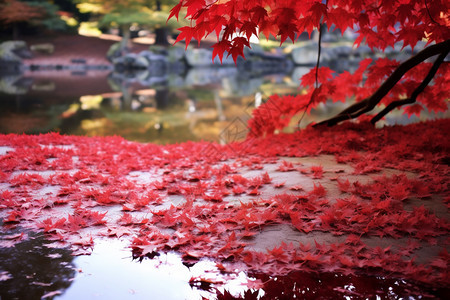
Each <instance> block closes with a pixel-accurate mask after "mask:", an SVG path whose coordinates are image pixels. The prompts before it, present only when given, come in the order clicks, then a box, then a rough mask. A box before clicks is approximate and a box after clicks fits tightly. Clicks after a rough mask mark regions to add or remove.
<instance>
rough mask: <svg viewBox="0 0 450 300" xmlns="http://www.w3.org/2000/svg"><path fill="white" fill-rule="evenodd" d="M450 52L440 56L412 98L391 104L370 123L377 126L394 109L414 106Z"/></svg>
mask: <svg viewBox="0 0 450 300" xmlns="http://www.w3.org/2000/svg"><path fill="white" fill-rule="evenodd" d="M448 52H449V49H447V51H445V52H442V53H441V54H440V55H439V56H438V58H437V59H436V60H435V62H434V63H433V66H432V67H431V69H430V71H428V74H427V76H426V77H425V78H424V79H423V81H422V82H421V83H420V84H419V86H418V87H417V88H416V89H415V90H414V91H413V92H412V94H411V97H409V98H407V99H402V100H397V101H394V102H391V103H389V105H388V106H386V107H385V108H384V109H383V110H382V111H380V112H379V113H378V114H377V115H376V116H375V117H373V118H372V120H370V122H371V123H372V124H375V123H376V122H378V121H379V120H381V119H382V118H383V117H384V116H385V115H386V114H388V113H389V112H390V111H392V110H393V109H394V108H396V107H399V106H402V105H405V104H413V103H414V102H416V99H417V96H419V94H420V93H422V92H423V90H424V89H425V88H426V87H427V85H428V84H429V83H430V81H431V80H432V79H433V77H434V75H436V72H437V70H438V69H439V67H440V66H441V64H442V62H443V61H444V59H445V57H446V56H447V54H448Z"/></svg>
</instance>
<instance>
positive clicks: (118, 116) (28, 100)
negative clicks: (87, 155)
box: [0, 67, 299, 143]
mask: <svg viewBox="0 0 450 300" xmlns="http://www.w3.org/2000/svg"><path fill="white" fill-rule="evenodd" d="M94 73H95V72H94ZM94 73H93V74H92V75H89V73H86V74H85V75H84V76H78V77H76V76H73V75H71V74H64V73H63V72H62V71H61V72H60V73H58V72H35V73H31V75H32V77H27V78H16V79H15V81H14V84H15V86H17V87H18V88H16V89H17V90H20V91H21V92H20V93H16V94H14V95H13V94H6V93H1V92H0V98H1V99H2V100H1V101H0V109H1V110H0V133H22V132H25V133H30V134H32V133H42V132H49V131H59V132H61V133H64V134H75V135H114V134H116V135H120V136H124V137H125V138H127V139H130V140H138V141H152V142H156V143H173V142H182V141H187V140H201V139H203V140H215V141H218V136H219V133H220V132H221V131H222V130H223V129H224V128H225V127H226V125H227V124H228V122H229V121H230V120H233V119H234V118H236V117H240V118H243V119H244V120H246V119H248V117H249V116H248V113H247V110H246V109H247V106H249V105H250V106H251V105H253V102H254V97H255V94H256V93H258V92H260V93H262V94H263V95H269V94H271V93H290V94H292V93H298V92H299V91H298V81H297V80H292V78H291V77H290V76H291V72H290V71H289V70H286V73H281V74H276V75H261V76H259V77H252V74H249V73H245V72H239V71H238V70H237V69H236V68H235V67H216V68H192V69H189V70H188V71H187V72H186V73H185V74H181V75H180V74H168V75H167V76H164V77H162V78H159V80H156V79H154V80H153V81H151V80H150V79H149V78H146V77H145V74H144V75H142V74H140V73H139V72H137V73H136V74H133V76H128V77H124V76H123V74H120V76H118V75H117V74H116V73H111V74H108V73H107V72H99V71H98V72H96V73H95V74H94ZM66 75H67V76H66ZM19 87H20V88H19ZM3 91H4V90H3Z"/></svg>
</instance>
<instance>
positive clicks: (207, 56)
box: [186, 48, 234, 67]
mask: <svg viewBox="0 0 450 300" xmlns="http://www.w3.org/2000/svg"><path fill="white" fill-rule="evenodd" d="M186 62H187V64H188V65H189V66H191V67H208V66H212V65H218V66H220V65H221V63H220V59H219V57H218V56H216V57H215V58H214V62H213V60H212V50H209V49H204V48H188V49H187V50H186ZM232 64H234V61H233V59H232V58H231V56H229V57H226V55H224V56H223V60H222V65H232Z"/></svg>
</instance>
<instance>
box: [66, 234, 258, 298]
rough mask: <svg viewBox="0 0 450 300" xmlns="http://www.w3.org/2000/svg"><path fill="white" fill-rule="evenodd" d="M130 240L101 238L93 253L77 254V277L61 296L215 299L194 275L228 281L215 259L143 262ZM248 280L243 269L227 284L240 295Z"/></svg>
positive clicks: (165, 256)
mask: <svg viewBox="0 0 450 300" xmlns="http://www.w3.org/2000/svg"><path fill="white" fill-rule="evenodd" d="M128 243H129V242H125V241H119V240H103V241H98V242H96V244H95V247H94V251H93V253H92V254H91V255H90V256H80V257H77V258H76V259H75V260H74V264H75V265H76V267H77V270H78V273H77V275H76V277H75V280H74V282H73V284H72V285H71V286H70V288H68V289H67V290H66V292H65V293H64V294H62V295H61V296H60V297H58V299H94V298H97V299H167V300H171V299H174V300H175V299H192V300H197V299H198V300H200V299H205V298H206V299H212V298H214V297H213V294H212V293H211V292H209V291H207V290H202V289H200V288H197V287H195V286H192V285H191V284H190V280H191V278H192V277H196V276H202V277H208V278H211V280H212V281H214V282H217V281H222V282H225V279H224V278H223V275H220V272H219V270H218V269H217V267H216V264H215V263H214V262H212V261H208V260H201V261H200V262H198V263H196V264H195V265H194V266H192V267H190V268H188V267H186V266H185V265H184V264H183V263H182V260H181V257H180V255H178V254H175V253H168V254H161V255H160V256H158V257H156V258H154V259H152V260H150V259H144V260H142V261H141V262H139V261H138V260H133V258H132V253H131V250H130V249H129V248H127V245H128ZM248 280H249V279H248V278H247V277H246V276H245V275H244V274H243V273H240V274H237V275H233V276H228V277H227V278H226V283H225V285H224V287H225V288H226V289H227V290H230V291H232V293H233V294H234V295H239V294H240V293H242V292H243V291H245V290H246V287H245V283H246V282H247V281H248Z"/></svg>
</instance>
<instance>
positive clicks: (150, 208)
mask: <svg viewBox="0 0 450 300" xmlns="http://www.w3.org/2000/svg"><path fill="white" fill-rule="evenodd" d="M449 125H450V124H449V121H448V120H441V121H435V122H429V123H427V124H414V125H409V126H405V127H396V128H393V127H387V128H382V129H375V128H372V127H369V126H367V127H364V124H363V125H362V126H361V125H358V126H357V125H354V124H344V125H339V126H337V127H335V128H330V129H312V128H308V129H305V130H303V131H301V132H297V133H295V134H291V135H286V134H280V135H274V136H271V137H269V138H265V139H257V140H256V141H255V143H249V144H246V145H245V147H242V148H243V149H245V150H244V154H245V156H244V157H237V155H236V153H234V152H232V151H231V150H230V147H227V146H223V147H222V146H220V145H217V146H216V147H217V149H219V150H220V151H223V152H222V153H221V155H220V157H219V156H211V157H209V156H205V155H203V156H202V155H198V153H199V152H201V151H202V150H203V149H204V147H205V146H206V143H186V144H180V145H167V146H155V145H149V144H139V143H132V142H127V141H125V140H123V139H120V138H117V137H109V138H82V137H68V136H59V135H55V134H46V135H39V136H26V135H0V146H8V147H11V148H14V151H9V152H8V153H7V154H4V155H2V156H0V162H2V163H3V164H5V165H8V168H5V170H4V171H3V172H4V174H6V175H5V176H2V177H1V178H0V184H1V186H2V187H4V188H5V190H2V191H1V192H0V216H1V218H2V220H3V223H4V226H12V225H23V226H24V227H28V228H34V229H41V230H42V231H43V232H44V233H45V234H46V235H47V236H48V237H49V238H51V239H56V240H59V241H66V242H68V243H71V244H72V245H77V246H80V247H82V248H84V247H91V246H92V243H93V242H95V240H96V238H98V236H109V237H123V236H129V238H130V241H131V247H132V248H133V249H134V254H135V255H136V256H140V255H142V256H145V255H147V256H152V255H155V253H157V252H158V251H177V252H180V253H181V254H182V255H183V257H184V258H185V259H189V260H196V259H199V258H200V257H204V256H209V257H211V258H213V259H215V260H218V261H219V262H220V263H223V264H228V263H241V264H245V265H246V266H247V268H248V269H251V270H254V271H260V272H269V273H270V274H287V273H289V272H290V271H292V270H303V271H314V272H321V271H330V270H332V271H335V272H343V273H348V274H351V273H355V272H376V273H381V274H391V275H392V274H393V275H395V276H401V277H406V278H410V279H414V280H419V281H421V282H429V283H430V284H435V285H436V284H439V285H444V284H448V283H449V281H448V276H447V277H446V275H445V274H446V269H445V268H444V266H445V264H446V263H447V264H448V262H449V256H448V254H447V255H445V253H443V254H442V255H439V256H436V257H431V258H430V264H428V265H426V264H418V263H415V262H413V260H412V259H413V256H414V255H415V254H416V253H415V251H416V249H417V248H419V247H424V246H427V245H433V246H434V247H443V248H445V247H446V246H447V245H446V242H445V238H446V237H448V232H449V229H450V224H449V222H448V220H447V219H446V215H443V216H442V215H440V214H437V213H436V214H435V213H434V212H432V211H431V210H429V209H428V208H427V207H426V206H421V205H420V204H425V205H426V204H428V202H429V198H430V196H431V197H434V200H433V201H434V202H433V203H439V199H441V200H442V203H443V204H444V205H448V201H449V200H448V199H449V198H448V194H449V190H448V182H449V172H448V166H447V165H446V160H445V159H446V157H447V156H448V153H449V150H450V143H449V140H448V139H446V138H445V136H446V134H447V129H448V128H449ZM361 127H362V128H361ZM417 132H420V133H421V134H420V135H418V134H417ZM299 141H308V142H307V143H306V142H305V143H299ZM387 141H395V143H388V142H387ZM57 143H58V144H63V143H64V144H71V145H73V150H71V151H72V155H73V156H77V157H78V160H77V162H76V165H75V167H76V171H64V170H57V171H54V170H53V171H52V172H53V173H52V175H51V176H44V175H39V174H41V173H38V172H39V171H38V170H41V171H46V170H52V169H51V168H52V167H51V165H47V168H48V169H46V170H43V169H42V165H43V164H40V165H39V164H36V163H35V162H36V160H33V159H31V160H28V161H27V163H26V164H25V163H24V162H23V161H21V158H23V155H22V153H23V152H27V153H28V154H30V157H39V155H40V153H42V149H43V147H42V145H46V147H47V146H49V145H52V144H57ZM86 145H89V147H87V146H86ZM118 145H119V146H118ZM46 147H45V148H46ZM54 148H55V149H57V148H56V147H54ZM267 149H270V153H268V152H269V151H267ZM60 150H61V151H62V152H64V151H63V150H62V149H60ZM52 151H53V154H52V155H53V156H57V157H60V156H65V155H67V153H64V154H62V153H58V151H57V150H52ZM311 154H314V155H328V156H329V155H335V156H336V161H339V162H341V163H345V164H347V165H348V166H351V167H353V168H354V169H355V171H356V169H357V166H358V165H360V164H361V162H365V168H360V169H358V171H357V173H361V172H362V173H364V174H365V176H367V173H368V172H369V171H370V172H374V173H377V172H376V170H386V169H387V168H390V169H397V170H398V172H395V173H393V172H392V173H389V174H391V175H383V176H380V175H376V174H375V175H374V174H373V173H370V176H371V180H369V181H368V182H365V181H364V182H363V181H362V180H361V182H357V181H355V177H354V176H355V175H353V174H352V171H346V170H347V168H345V171H344V170H341V171H339V178H337V180H336V179H334V180H333V179H331V180H330V179H328V178H327V177H328V176H323V174H330V173H332V172H333V171H331V170H328V169H327V167H326V166H327V165H324V166H314V165H313V166H312V167H309V168H305V170H306V173H307V174H308V175H310V176H309V177H307V178H306V180H309V181H312V182H313V184H311V185H308V184H304V183H303V182H292V180H291V178H290V177H291V176H301V174H299V173H298V172H297V167H298V165H299V164H298V163H293V162H292V161H295V158H294V157H303V156H308V155H311ZM46 155H47V154H46ZM277 156H278V158H277ZM288 156H289V157H291V158H290V159H289V161H288V160H287V158H285V157H288ZM5 157H7V158H8V160H10V161H11V162H13V163H7V162H6V160H5ZM112 157H114V159H112ZM133 157H139V159H133ZM274 157H275V158H274ZM117 161H120V162H121V163H120V164H118V163H117ZM161 161H164V163H163V164H161ZM44 164H45V162H44ZM254 165H261V166H263V168H264V170H261V171H260V170H254V169H252V168H251V167H252V166H254ZM18 166H20V169H19V168H18ZM194 170H195V172H198V174H199V175H198V176H194ZM134 171H140V172H141V173H142V174H145V175H142V176H146V178H147V180H146V181H145V183H143V182H141V181H140V180H141V179H136V177H134V176H135V174H134ZM279 171H286V172H288V171H289V173H280V172H279ZM244 172H251V174H252V175H251V176H248V173H244ZM378 173H379V172H378ZM20 174H28V175H20ZM30 174H33V175H34V174H35V175H39V177H36V176H29V175H30ZM64 174H65V175H64ZM246 174H247V175H246ZM405 174H408V176H406V175H405ZM147 176H148V177H147ZM281 176H282V177H284V178H281ZM272 177H273V178H274V179H272ZM277 177H280V178H277ZM301 177H303V178H304V177H305V176H301ZM155 178H156V179H157V180H155ZM193 178H195V180H193ZM280 179H286V183H284V185H285V187H283V188H281V187H282V185H281V184H280V183H279V182H280ZM287 179H289V180H287ZM367 179H369V178H368V177H367ZM156 182H157V183H156ZM300 183H301V185H300ZM332 184H335V187H336V189H340V190H341V192H342V193H341V194H340V195H339V198H337V199H336V197H333V193H332V192H331V190H330V189H329V186H330V185H332ZM311 186H313V187H312V188H311ZM162 187H165V188H164V189H163V188H162ZM277 187H278V189H276V188H277ZM292 189H294V190H295V192H294V191H292ZM169 191H173V192H174V193H173V194H172V193H169ZM267 191H269V192H267ZM233 193H234V194H242V196H239V197H238V196H235V195H233ZM436 199H438V200H436ZM205 200H206V201H205ZM436 201H437V202H436ZM417 202H419V205H416V206H415V207H414V204H415V203H417ZM56 204H58V205H56ZM444 207H445V206H444ZM441 213H445V212H441ZM271 226H283V227H288V228H291V229H292V230H293V231H294V232H296V233H297V234H298V236H299V237H301V238H306V239H309V241H311V245H312V246H311V245H304V244H300V243H294V244H280V245H277V246H276V247H273V246H271V247H270V249H267V251H262V252H261V251H254V250H252V248H251V247H252V246H253V243H254V242H255V239H258V237H259V235H260V234H264V233H265V232H270V230H271ZM86 232H88V234H86ZM322 232H328V233H330V235H334V236H343V238H342V240H341V242H333V243H327V242H324V241H320V242H318V243H313V241H314V239H315V237H317V236H320V234H321V233H322ZM378 237H383V238H390V239H398V238H400V237H408V238H409V239H411V241H410V242H409V243H408V244H407V243H406V242H405V245H403V247H399V248H398V249H397V248H396V247H394V246H393V247H391V248H386V246H384V247H383V248H376V247H372V246H369V245H367V244H365V241H366V239H372V240H373V239H377V238H378ZM388 241H389V240H388ZM398 242H399V243H400V242H401V240H399V241H398ZM441 243H442V245H441ZM394 244H395V243H394ZM350 258H351V259H350ZM423 274H426V276H424V275H423Z"/></svg>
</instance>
